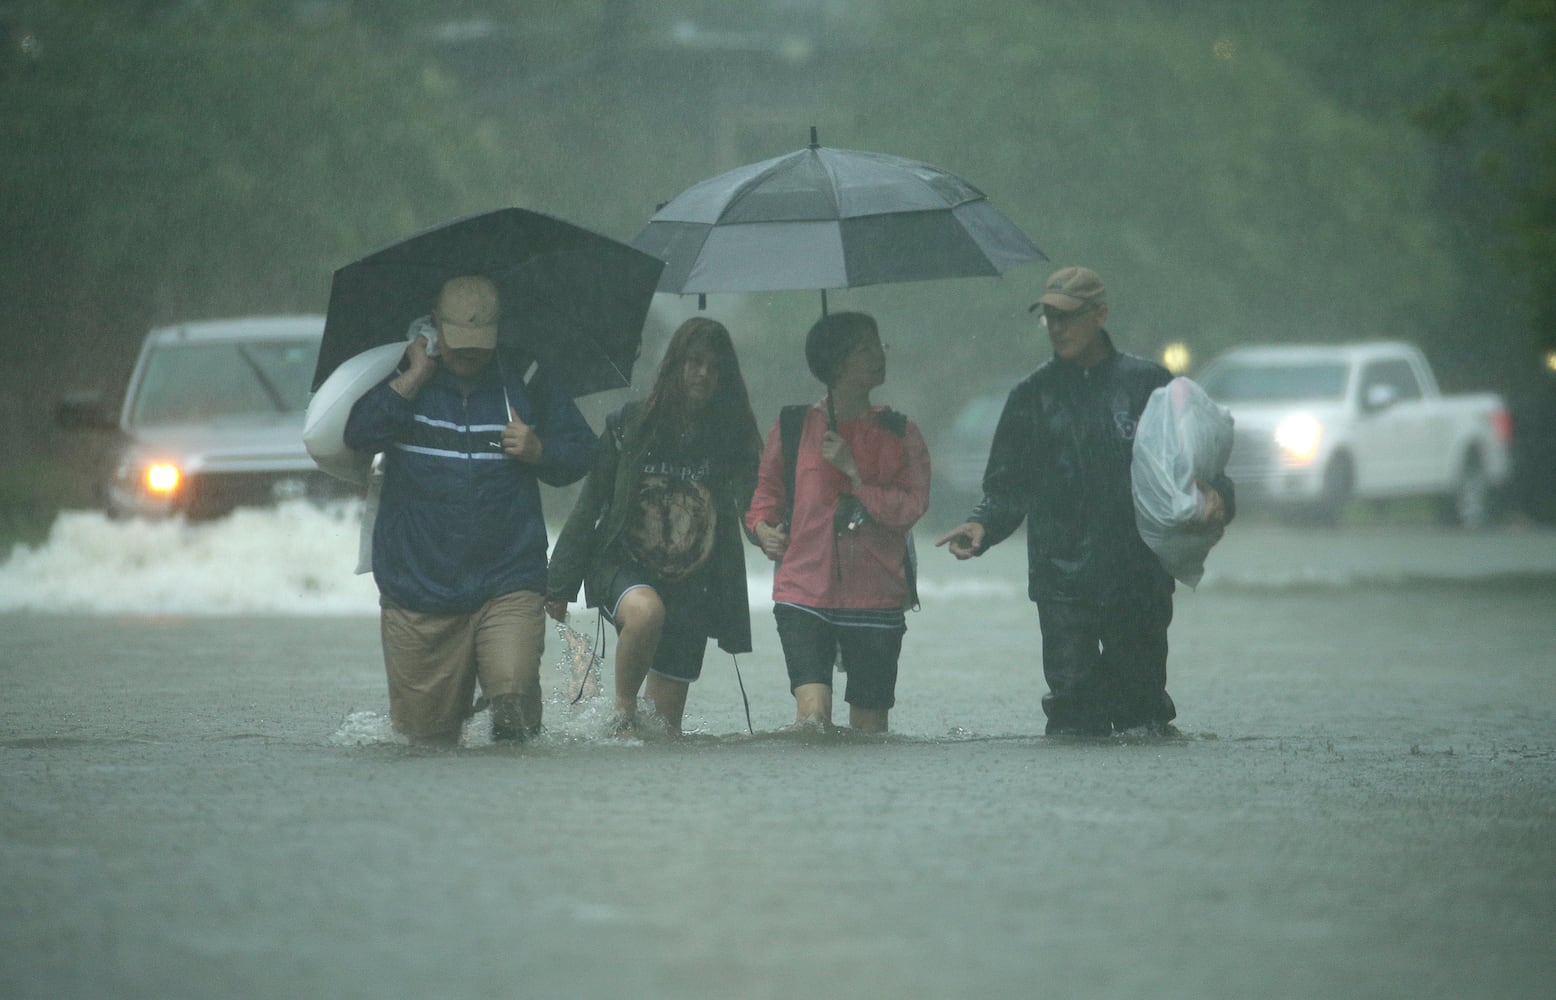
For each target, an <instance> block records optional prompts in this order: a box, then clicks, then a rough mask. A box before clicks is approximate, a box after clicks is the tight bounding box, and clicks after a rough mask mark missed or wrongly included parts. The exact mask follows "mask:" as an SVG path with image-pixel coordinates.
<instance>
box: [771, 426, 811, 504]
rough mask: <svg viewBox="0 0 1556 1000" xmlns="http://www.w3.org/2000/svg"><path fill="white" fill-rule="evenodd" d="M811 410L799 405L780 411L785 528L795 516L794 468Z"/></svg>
mask: <svg viewBox="0 0 1556 1000" xmlns="http://www.w3.org/2000/svg"><path fill="white" fill-rule="evenodd" d="M809 409H810V407H809V406H807V405H806V404H804V403H799V404H796V405H794V406H785V407H784V408H783V409H781V410H779V411H778V440H779V443H780V444H781V445H782V446H783V486H784V515H783V523H784V525H785V526H787V525H788V523H789V521H790V520H791V518H792V517H793V516H794V467H795V465H796V463H798V462H799V458H800V436H801V435H802V434H804V432H805V411H807V410H809Z"/></svg>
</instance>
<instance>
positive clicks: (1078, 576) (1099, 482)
mask: <svg viewBox="0 0 1556 1000" xmlns="http://www.w3.org/2000/svg"><path fill="white" fill-rule="evenodd" d="M1103 336H1104V337H1107V333H1106V332H1104V333H1103ZM1107 344H1108V350H1109V353H1108V357H1107V360H1105V361H1103V362H1101V363H1100V364H1098V365H1096V366H1095V367H1093V368H1082V367H1081V366H1079V365H1076V364H1073V363H1071V362H1068V361H1063V360H1060V359H1059V358H1051V359H1050V360H1049V361H1047V362H1046V363H1044V364H1043V365H1042V366H1041V367H1039V368H1038V369H1037V371H1035V372H1033V373H1032V374H1031V375H1029V376H1027V378H1026V379H1025V380H1023V381H1022V382H1021V383H1020V384H1019V385H1017V386H1016V387H1015V388H1014V389H1012V390H1011V391H1010V397H1009V398H1008V399H1007V400H1006V402H1005V409H1004V411H1003V412H1002V413H1001V414H1000V420H999V425H998V426H997V427H996V428H995V431H994V443H993V446H992V447H991V449H990V451H989V464H988V466H987V468H986V469H985V471H984V474H983V493H984V496H983V501H982V502H981V503H980V504H979V505H978V507H977V510H976V511H975V512H974V513H973V515H972V518H971V519H972V520H973V521H977V522H979V523H981V524H982V525H983V530H984V539H983V548H984V549H985V550H986V549H988V548H989V547H990V546H992V545H995V544H998V543H999V542H1001V541H1003V540H1004V539H1005V538H1008V537H1009V536H1010V535H1011V534H1012V533H1013V532H1014V531H1015V530H1016V528H1018V527H1020V525H1021V522H1022V521H1023V520H1025V521H1026V523H1027V572H1028V578H1027V593H1028V596H1030V597H1031V598H1032V600H1034V601H1037V600H1068V601H1098V602H1106V601H1111V600H1116V599H1119V598H1120V597H1122V596H1124V595H1126V594H1129V593H1138V592H1139V591H1142V590H1143V591H1147V592H1152V591H1155V592H1167V593H1171V592H1172V590H1173V580H1172V577H1171V576H1170V575H1169V574H1168V573H1167V571H1166V570H1165V569H1163V568H1162V565H1161V563H1160V561H1158V560H1157V558H1156V555H1155V553H1153V552H1152V551H1151V550H1150V548H1149V547H1148V546H1147V545H1146V544H1145V542H1144V541H1143V540H1141V538H1140V532H1139V530H1138V529H1137V528H1136V527H1135V508H1134V494H1133V491H1132V488H1131V475H1130V470H1131V463H1132V461H1133V455H1134V451H1133V448H1134V438H1135V427H1136V425H1137V424H1138V422H1139V420H1140V414H1141V413H1142V412H1143V411H1144V410H1145V404H1146V401H1147V400H1148V399H1150V396H1151V391H1152V390H1153V389H1155V388H1157V387H1158V386H1162V385H1166V384H1167V383H1168V382H1169V381H1171V380H1172V376H1171V375H1170V374H1169V373H1168V371H1167V369H1165V368H1163V367H1162V366H1161V365H1158V364H1156V363H1154V362H1151V361H1147V360H1145V359H1144V358H1137V357H1135V356H1133V355H1130V354H1124V353H1121V352H1119V351H1117V350H1115V349H1114V348H1113V342H1112V339H1111V338H1109V339H1108V340H1107ZM1211 485H1213V486H1214V487H1215V488H1216V490H1217V491H1218V492H1219V493H1220V494H1221V496H1222V498H1223V499H1224V500H1225V501H1226V507H1227V520H1229V521H1230V520H1231V519H1232V516H1233V515H1234V513H1235V511H1236V497H1235V494H1234V492H1233V488H1232V482H1231V480H1229V479H1227V478H1226V477H1225V476H1219V477H1217V478H1216V479H1215V480H1213V481H1212V483H1211Z"/></svg>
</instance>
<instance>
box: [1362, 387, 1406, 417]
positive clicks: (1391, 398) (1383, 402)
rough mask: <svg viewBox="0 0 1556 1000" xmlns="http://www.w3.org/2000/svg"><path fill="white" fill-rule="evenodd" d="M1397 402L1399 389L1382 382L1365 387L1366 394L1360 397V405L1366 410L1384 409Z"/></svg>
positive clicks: (1371, 411) (1370, 411)
mask: <svg viewBox="0 0 1556 1000" xmlns="http://www.w3.org/2000/svg"><path fill="white" fill-rule="evenodd" d="M1397 402H1399V390H1398V389H1395V388H1394V387H1393V386H1391V385H1388V384H1386V383H1383V382H1379V383H1378V384H1377V385H1370V386H1368V387H1367V394H1366V395H1365V396H1364V397H1363V398H1362V406H1364V407H1366V409H1367V412H1369V413H1377V412H1378V411H1379V410H1386V409H1388V408H1389V407H1391V406H1393V405H1394V404H1395V403H1397Z"/></svg>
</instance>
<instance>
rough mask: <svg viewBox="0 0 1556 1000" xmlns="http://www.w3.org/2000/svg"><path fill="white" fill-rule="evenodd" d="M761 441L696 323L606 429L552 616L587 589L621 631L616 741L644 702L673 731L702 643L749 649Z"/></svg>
mask: <svg viewBox="0 0 1556 1000" xmlns="http://www.w3.org/2000/svg"><path fill="white" fill-rule="evenodd" d="M761 451H762V438H761V433H760V432H759V431H758V430H757V425H756V417H755V415H754V414H753V413H752V412H751V401H750V398H749V397H748V395H747V393H746V383H745V379H744V378H743V377H742V376H741V374H740V363H739V360H738V359H737V358H736V356H735V345H734V342H733V341H732V340H731V339H730V336H729V330H727V329H726V328H725V327H724V325H723V324H722V323H719V322H717V321H716V320H711V319H708V318H706V317H701V316H698V317H694V318H692V319H689V320H687V321H686V322H685V323H682V324H681V326H680V327H679V328H678V329H677V330H676V331H675V334H674V335H673V336H672V337H671V338H670V346H669V347H668V348H667V349H666V351H665V357H664V361H663V362H661V363H660V365H659V372H658V375H657V376H656V377H655V379H654V388H653V390H652V391H651V392H650V393H649V396H648V398H647V399H646V400H642V401H634V402H630V403H628V404H627V405H625V406H623V407H622V408H621V409H620V410H618V411H616V412H615V413H612V414H611V415H610V416H609V417H608V418H607V419H606V421H605V434H604V435H603V436H602V437H601V440H600V448H599V451H598V452H597V454H596V456H595V462H594V467H593V470H592V471H591V472H590V473H589V478H588V480H587V481H586V482H585V483H584V488H583V492H582V494H580V496H579V498H578V502H577V504H576V505H575V506H574V507H573V511H572V513H571V514H570V515H569V516H568V519H567V524H566V525H565V526H564V527H563V529H562V534H561V537H559V538H558V539H557V543H556V548H555V550H553V552H552V554H551V565H550V571H549V574H548V580H547V586H546V613H547V614H549V615H550V616H551V617H552V618H555V619H556V620H557V621H565V620H566V618H567V605H568V604H569V603H570V602H571V601H574V600H576V599H577V596H578V588H579V585H580V584H582V585H583V588H584V595H585V601H586V603H587V604H588V606H589V607H592V608H599V609H600V612H601V614H603V615H604V616H605V617H606V619H607V620H608V621H610V622H611V623H612V624H613V625H614V626H615V627H616V631H617V636H618V637H617V640H616V714H615V718H614V720H613V723H612V726H613V730H614V731H616V732H618V733H621V734H632V733H635V732H636V731H637V708H638V693H639V691H640V690H642V689H643V688H644V685H645V681H646V684H647V691H646V694H647V696H648V700H649V701H650V703H651V704H652V705H653V710H654V714H655V715H657V716H658V717H659V718H660V719H661V720H662V721H663V723H664V725H665V727H666V728H667V729H668V730H669V731H670V732H671V733H679V732H680V730H681V720H682V717H683V716H684V714H685V710H686V692H687V688H688V687H689V686H690V684H691V683H692V682H693V681H695V680H696V679H697V678H698V677H699V676H700V675H701V673H702V659H703V653H704V651H705V649H706V647H707V640H708V639H709V638H713V639H715V640H717V641H718V644H719V648H720V649H722V650H724V651H725V652H728V653H745V652H749V651H750V649H751V611H750V607H749V605H748V603H747V600H746V564H745V551H744V539H743V537H742V530H743V528H742V525H741V518H742V515H743V514H744V512H745V510H746V507H747V505H748V504H749V503H750V500H751V492H752V490H753V489H754V488H755V485H756V467H757V461H758V460H759V458H760V456H761Z"/></svg>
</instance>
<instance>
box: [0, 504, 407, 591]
mask: <svg viewBox="0 0 1556 1000" xmlns="http://www.w3.org/2000/svg"><path fill="white" fill-rule="evenodd" d="M359 525H360V505H359V504H356V503H353V502H346V503H340V504H333V505H330V506H327V507H318V506H315V505H312V504H309V503H307V502H305V501H300V500H299V501H294V502H289V503H286V504H282V505H281V506H279V507H276V508H273V509H265V510H239V511H237V512H235V513H233V514H232V515H231V516H229V517H225V518H222V519H221V520H218V521H209V522H201V523H193V524H191V523H187V522H185V521H183V520H168V521H139V520H129V521H110V520H109V519H108V518H107V517H106V516H104V515H103V514H102V513H100V512H96V511H64V512H61V513H60V515H59V517H57V518H56V519H55V521H54V525H53V528H52V529H51V530H50V532H49V537H48V539H47V540H46V541H44V542H43V544H41V545H38V546H16V547H15V548H13V549H12V551H11V553H10V555H9V557H7V558H6V559H5V560H4V561H3V562H0V611H40V612H82V611H85V612H89V613H99V614H210V615H229V614H286V615H294V614H295V615H339V614H364V615H376V614H377V613H378V591H377V588H376V587H374V586H373V578H372V576H371V575H366V574H364V575H362V576H357V575H355V573H354V570H355V569H356V564H357V536H358V528H359Z"/></svg>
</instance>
